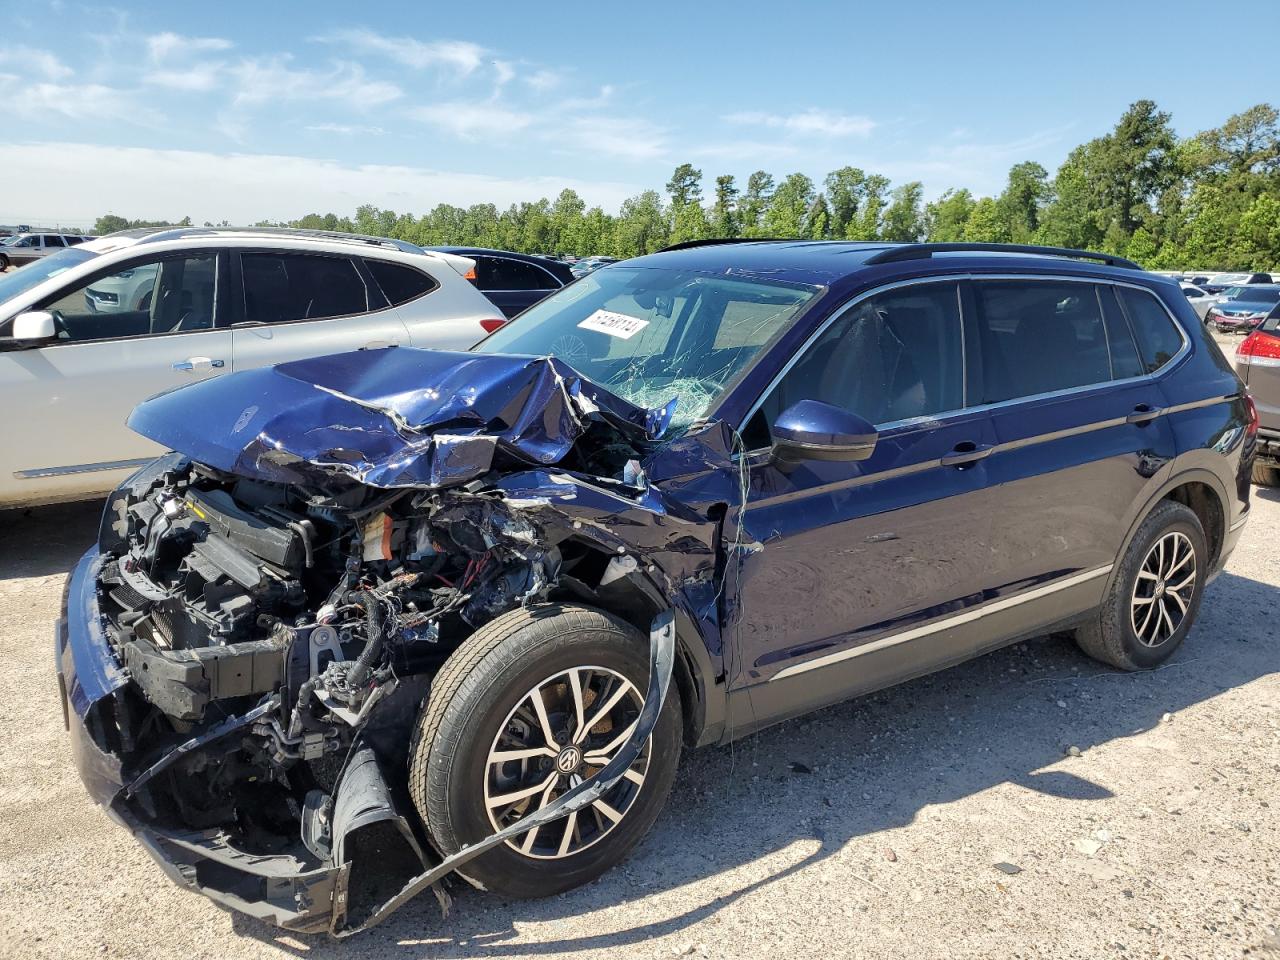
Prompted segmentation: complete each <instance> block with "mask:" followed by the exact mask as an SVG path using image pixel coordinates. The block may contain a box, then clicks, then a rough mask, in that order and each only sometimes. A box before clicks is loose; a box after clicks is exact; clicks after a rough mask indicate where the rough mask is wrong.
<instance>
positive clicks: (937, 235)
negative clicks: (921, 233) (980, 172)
mask: <svg viewBox="0 0 1280 960" xmlns="http://www.w3.org/2000/svg"><path fill="white" fill-rule="evenodd" d="M975 202H976V201H974V199H973V194H971V193H970V192H969V191H968V190H948V191H947V192H946V193H944V194H943V195H942V196H940V197H939V198H938V199H937V200H935V201H933V202H932V203H930V204H927V205H926V206H925V208H924V219H925V236H926V237H928V238H929V239H930V240H933V241H935V242H938V243H953V242H955V241H957V240H963V239H964V238H965V236H964V228H965V224H967V223H968V222H969V217H970V216H972V215H973V207H974V204H975Z"/></svg>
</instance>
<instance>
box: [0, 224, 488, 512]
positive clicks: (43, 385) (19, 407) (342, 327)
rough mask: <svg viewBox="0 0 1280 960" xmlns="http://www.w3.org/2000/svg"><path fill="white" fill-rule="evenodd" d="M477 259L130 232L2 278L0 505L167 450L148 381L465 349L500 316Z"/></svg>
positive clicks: (111, 474) (101, 481)
mask: <svg viewBox="0 0 1280 960" xmlns="http://www.w3.org/2000/svg"><path fill="white" fill-rule="evenodd" d="M473 266H474V261H472V260H470V259H468V258H465V257H459V256H453V255H450V254H444V253H425V252H423V251H421V250H420V249H419V248H417V247H414V246H413V245H411V244H407V243H403V242H400V241H392V240H381V239H378V238H372V237H354V236H345V235H330V234H319V233H307V232H306V231H273V230H212V229H200V228H178V229H173V228H163V229H158V230H131V231H124V232H122V233H116V234H112V235H110V236H107V237H100V238H96V239H91V240H89V241H87V242H85V243H82V244H79V245H76V246H72V247H64V248H62V249H61V250H59V251H58V252H57V253H55V254H53V255H52V256H48V257H44V258H42V259H41V260H39V261H37V262H35V263H33V264H31V265H30V266H27V267H24V268H23V269H21V270H17V271H14V272H12V273H6V274H4V275H3V276H0V509H3V508H6V507H15V506H26V505H31V504H37V503H51V502H55V501H59V500H75V499H81V498H85V497H92V496H96V495H100V494H103V493H105V492H107V491H109V490H111V489H113V488H114V487H115V486H116V485H117V484H119V483H120V481H121V480H123V479H124V478H125V477H126V476H128V474H129V473H130V472H131V471H133V470H135V469H137V467H139V466H140V465H142V464H144V463H147V462H149V461H150V460H152V459H154V458H155V457H156V456H158V455H159V454H160V453H161V452H162V451H161V450H160V448H159V447H158V446H156V445H155V444H154V443H152V442H151V441H149V440H146V439H144V438H142V437H141V436H139V435H137V434H135V433H134V432H133V431H131V430H130V429H129V428H128V427H127V426H126V425H125V420H126V419H127V418H128V416H129V413H130V412H131V411H132V410H133V408H134V406H135V405H136V404H137V403H138V402H139V401H141V400H144V399H146V398H147V397H150V396H152V395H154V394H156V393H160V392H163V391H166V390H171V389H174V388H175V387H180V386H184V385H185V384H188V383H193V382H195V381H197V380H204V379H207V378H209V377H216V376H219V375H221V374H224V373H230V372H231V371H233V370H245V369H248V368H251V367H261V366H267V365H269V364H274V363H280V362H282V361H285V360H296V359H299V358H302V357H309V356H318V355H321V354H328V353H340V352H343V351H347V350H357V349H361V348H375V347H387V346H392V345H397V344H399V345H405V346H414V347H434V348H437V349H445V350H465V349H466V348H468V347H470V346H471V345H472V344H474V343H475V342H476V341H477V340H480V339H482V338H483V337H484V336H485V335H486V334H487V333H489V332H490V331H492V330H494V329H496V328H497V327H498V326H501V324H502V322H503V321H502V314H501V313H500V312H499V311H498V310H497V308H495V307H494V306H493V305H492V304H491V303H490V302H489V301H488V300H486V299H485V298H484V296H483V295H481V294H480V293H479V292H478V291H476V290H475V288H474V287H472V286H471V284H470V283H468V282H467V280H466V279H465V274H467V273H468V272H469V271H470V270H471V269H472V268H473Z"/></svg>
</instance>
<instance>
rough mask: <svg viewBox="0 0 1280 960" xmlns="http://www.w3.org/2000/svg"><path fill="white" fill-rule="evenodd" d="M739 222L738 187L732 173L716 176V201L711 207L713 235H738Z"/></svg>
mask: <svg viewBox="0 0 1280 960" xmlns="http://www.w3.org/2000/svg"><path fill="white" fill-rule="evenodd" d="M739 227H740V224H739V222H738V187H737V185H736V183H735V181H734V179H733V175H732V174H727V173H726V174H723V175H721V176H718V177H716V202H715V203H714V204H713V205H712V207H711V235H712V236H713V237H736V236H737V235H738V230H739Z"/></svg>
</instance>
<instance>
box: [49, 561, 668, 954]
mask: <svg viewBox="0 0 1280 960" xmlns="http://www.w3.org/2000/svg"><path fill="white" fill-rule="evenodd" d="M102 565H103V558H102V557H101V556H100V555H99V554H98V552H97V551H96V550H90V551H89V552H88V553H86V554H85V555H84V556H83V557H82V558H81V560H80V561H79V563H78V564H77V565H76V568H75V570H74V572H73V573H72V576H71V578H70V580H69V582H68V586H67V592H66V598H65V603H64V615H63V618H62V619H60V620H59V621H58V624H57V627H56V649H55V654H56V657H55V659H56V664H57V674H58V683H59V687H60V689H61V695H62V705H63V711H64V718H65V721H66V725H67V728H68V731H69V732H70V734H71V738H72V750H73V754H74V756H75V762H76V766H77V768H78V770H79V772H80V776H81V779H82V780H83V781H84V783H85V786H86V787H87V788H88V790H89V793H90V795H91V796H92V797H93V799H94V800H95V801H97V802H98V803H100V804H101V805H102V806H103V807H104V808H105V809H106V810H107V812H108V814H109V815H110V816H111V818H112V819H113V820H115V821H116V822H117V823H119V824H121V825H122V826H124V827H125V828H126V829H128V830H129V831H130V832H131V833H132V834H133V835H134V836H136V837H137V838H138V839H139V840H140V841H141V842H142V844H143V846H144V847H145V849H146V850H147V852H148V853H150V854H151V856H152V857H153V858H154V859H155V860H156V862H157V863H158V864H159V865H160V867H161V869H163V870H164V872H165V873H166V874H167V875H168V876H169V877H170V878H171V879H172V880H173V881H174V882H175V883H177V884H179V885H181V886H184V887H187V888H189V889H191V890H193V891H195V892H197V893H201V894H204V895H205V896H207V897H209V898H210V899H211V900H213V901H214V902H216V903H218V904H220V905H221V906H224V907H227V908H229V909H233V910H236V911H238V912H240V913H244V914H247V915H249V916H252V917H255V918H257V919H259V920H263V921H265V922H268V923H272V924H275V925H276V926H279V927H282V928H284V929H287V930H292V931H296V932H299V933H322V932H326V931H327V932H328V933H330V934H331V935H333V936H335V937H340V938H341V937H346V936H349V935H351V934H354V933H358V932H360V931H362V930H364V929H367V928H368V927H371V926H373V925H374V924H377V923H379V922H381V921H382V920H384V919H385V918H386V917H387V916H389V915H390V914H391V913H392V912H394V911H395V910H397V909H398V908H399V907H400V906H402V905H403V904H405V903H406V902H408V901H409V900H410V899H412V898H413V897H415V896H416V895H417V894H419V893H421V892H422V891H424V890H426V889H428V888H430V889H433V890H434V891H435V892H436V894H437V896H438V897H440V898H441V901H442V903H444V902H446V900H445V895H444V894H443V891H442V888H441V886H440V883H441V881H442V880H444V878H445V877H446V876H448V875H449V874H450V873H452V872H453V871H454V870H455V869H457V868H459V867H461V866H463V865H464V864H465V863H467V862H469V861H470V860H473V859H475V858H476V857H478V856H481V855H482V854H484V853H485V852H486V851H488V850H490V849H492V848H493V847H495V846H497V845H499V844H501V843H504V842H506V841H507V840H509V839H512V838H513V837H515V836H518V835H519V834H521V833H523V832H525V831H527V830H529V829H530V828H531V827H535V826H538V825H540V824H542V823H547V822H550V821H552V820H555V819H558V818H560V817H564V816H568V815H569V814H570V813H571V812H573V811H575V810H579V809H583V808H585V807H587V806H588V805H590V804H591V803H593V802H594V801H595V800H596V799H598V798H599V797H600V796H602V795H603V794H604V793H605V792H607V791H608V790H609V789H610V788H611V787H612V786H613V785H614V784H615V783H617V782H618V781H619V780H620V779H621V778H622V777H623V776H624V775H625V773H626V771H627V770H628V769H629V767H630V766H631V764H632V762H634V760H635V757H636V756H637V755H638V753H639V751H640V749H641V748H642V746H643V744H644V743H645V742H646V741H647V740H648V738H649V736H650V734H651V733H652V731H653V728H654V726H655V724H656V723H657V720H658V717H659V715H660V713H661V710H662V705H663V702H664V699H665V697H666V693H667V689H668V687H669V685H670V682H671V677H672V673H673V668H674V662H675V626H674V615H673V613H672V611H670V610H664V611H663V612H662V613H660V614H659V615H658V617H657V618H655V620H654V624H653V628H652V630H651V633H650V651H649V666H650V671H649V683H648V688H647V690H646V693H645V698H644V703H643V707H642V709H641V714H640V717H639V718H638V720H637V721H636V726H635V729H634V731H633V733H632V735H631V737H630V739H629V740H628V741H627V743H626V744H624V745H623V747H622V748H621V749H620V750H619V751H618V753H617V754H615V755H614V757H613V759H612V760H611V761H610V762H609V763H608V765H606V766H605V767H604V768H603V769H602V770H600V771H599V772H598V773H596V774H595V775H594V776H592V777H590V778H588V779H586V780H584V781H582V782H581V783H580V784H578V786H577V787H575V788H573V789H572V790H570V791H568V792H567V793H565V794H564V795H562V796H561V797H560V798H559V799H558V800H557V801H556V802H554V803H552V804H550V805H548V806H547V807H544V808H543V809H541V810H540V811H538V813H536V814H535V815H533V816H532V817H530V818H527V819H526V820H523V821H521V822H519V823H517V824H515V825H513V826H511V827H509V828H507V829H506V830H503V831H500V832H498V833H495V834H493V835H491V836H489V837H487V838H486V839H485V840H482V841H480V842H478V843H475V844H472V845H471V846H469V847H467V848H465V849H463V850H462V851H460V852H459V853H457V854H455V855H453V856H451V857H449V858H447V859H444V860H443V861H442V860H441V859H440V858H439V857H438V856H435V855H434V854H433V852H432V851H431V850H430V849H429V847H428V846H427V844H426V843H425V842H423V841H422V840H421V835H420V833H419V829H418V825H417V824H416V821H415V820H411V818H410V817H409V816H406V815H405V814H404V813H403V812H402V810H404V809H405V806H404V804H403V803H402V802H401V801H400V800H399V798H398V795H397V790H396V788H395V787H393V786H392V785H391V783H390V781H389V778H388V777H386V776H385V775H384V772H383V770H382V765H381V763H380V762H379V758H378V757H377V755H376V754H375V752H374V751H373V750H372V749H370V748H368V747H358V748H354V749H353V751H352V754H351V756H349V758H348V760H347V762H346V764H345V766H344V772H343V774H342V776H341V779H340V781H339V784H338V788H337V790H336V796H335V798H334V802H333V804H332V808H331V813H325V814H317V812H316V811H315V810H311V809H308V810H304V813H303V816H302V818H301V823H300V825H299V827H300V829H299V834H300V835H299V838H298V841H297V842H296V843H295V844H293V845H292V846H291V847H290V848H289V849H287V850H284V851H278V852H272V853H262V852H254V851H249V850H244V849H240V848H239V847H237V846H236V845H235V843H233V842H232V840H231V838H230V837H229V835H228V834H227V833H226V832H225V831H223V830H217V829H214V830H190V829H172V828H168V827H166V826H164V825H162V824H159V823H155V822H151V821H150V820H149V819H148V818H147V816H146V814H145V812H144V809H143V807H144V805H143V804H139V803H137V802H135V798H134V793H135V791H136V790H138V789H139V788H140V787H141V786H142V785H144V784H145V783H146V782H147V781H148V780H150V779H151V777H152V776H153V775H154V773H155V771H156V770H157V768H159V767H163V766H165V765H166V764H167V763H168V762H170V761H171V760H172V759H174V758H175V757H176V756H177V755H179V754H183V753H189V752H191V751H194V750H199V749H202V748H203V747H204V746H206V745H207V744H208V743H210V742H211V741H213V740H215V739H218V738H220V737H223V736H227V735H229V734H230V733H232V732H234V731H235V730H238V729H240V727H241V726H243V724H242V723H240V722H239V721H240V720H244V719H247V717H246V718H232V719H231V720H230V721H226V722H224V723H223V724H221V725H215V726H214V727H213V728H210V730H208V731H206V733H205V734H204V735H202V736H200V737H196V738H193V739H192V740H189V741H187V742H186V743H184V744H183V745H181V746H179V747H177V748H175V749H174V750H172V751H171V753H170V754H168V755H166V756H165V757H162V758H161V759H160V760H159V761H157V762H155V763H152V764H151V765H149V766H146V767H144V768H142V769H140V770H139V769H131V767H130V763H129V759H130V758H129V757H127V756H125V755H124V753H125V751H123V750H122V749H121V745H120V743H118V742H117V741H116V738H115V737H114V736H113V720H112V717H113V709H114V703H115V700H116V698H117V697H119V696H121V695H122V693H123V691H124V690H125V688H126V687H127V686H128V684H129V683H130V679H129V676H128V674H127V673H126V671H125V670H124V669H123V668H122V667H121V666H120V664H119V663H118V661H117V659H116V657H115V655H114V654H113V652H112V650H111V647H110V644H109V642H108V639H107V636H106V633H105V631H104V629H103V616H102V613H101V610H100V607H99V600H98V582H97V578H98V574H99V573H100V572H101V569H102ZM253 712H257V711H253ZM326 820H327V821H329V822H326ZM317 842H319V843H320V845H321V846H323V847H324V848H325V849H328V850H330V851H331V853H330V855H329V856H328V857H326V858H321V857H317V856H315V855H314V853H313V851H314V849H315V848H316V846H317ZM357 903H358V906H357ZM353 907H354V908H355V909H353Z"/></svg>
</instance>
